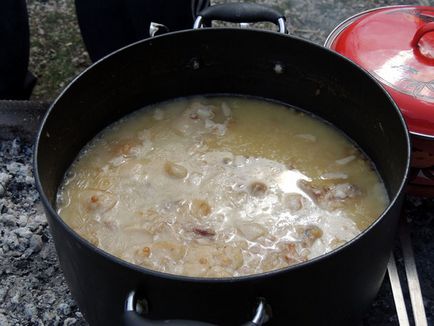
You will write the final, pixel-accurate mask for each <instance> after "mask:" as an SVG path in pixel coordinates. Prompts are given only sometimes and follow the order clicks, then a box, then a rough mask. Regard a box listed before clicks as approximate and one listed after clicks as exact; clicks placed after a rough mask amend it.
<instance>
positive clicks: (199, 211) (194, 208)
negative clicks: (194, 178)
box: [190, 199, 212, 218]
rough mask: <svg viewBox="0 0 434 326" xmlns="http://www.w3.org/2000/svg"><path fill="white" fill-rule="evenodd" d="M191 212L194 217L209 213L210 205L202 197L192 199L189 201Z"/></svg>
mask: <svg viewBox="0 0 434 326" xmlns="http://www.w3.org/2000/svg"><path fill="white" fill-rule="evenodd" d="M190 211H191V214H192V215H193V216H194V217H198V218H201V217H205V216H208V215H209V214H211V211H212V209H211V206H210V205H209V203H208V202H207V201H206V200H203V199H193V200H192V202H191V209H190Z"/></svg>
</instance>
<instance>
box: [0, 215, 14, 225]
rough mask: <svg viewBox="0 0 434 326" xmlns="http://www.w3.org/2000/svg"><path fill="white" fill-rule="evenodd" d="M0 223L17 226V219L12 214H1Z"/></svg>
mask: <svg viewBox="0 0 434 326" xmlns="http://www.w3.org/2000/svg"><path fill="white" fill-rule="evenodd" d="M0 223H3V224H4V225H5V226H15V225H16V224H17V220H16V219H15V216H13V215H12V214H1V215H0Z"/></svg>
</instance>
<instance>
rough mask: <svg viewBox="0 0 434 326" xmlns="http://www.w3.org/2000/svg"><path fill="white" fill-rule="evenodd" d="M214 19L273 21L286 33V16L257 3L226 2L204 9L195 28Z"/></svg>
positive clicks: (250, 21)
mask: <svg viewBox="0 0 434 326" xmlns="http://www.w3.org/2000/svg"><path fill="white" fill-rule="evenodd" d="M213 20H221V21H228V22H231V23H257V22H264V21H266V22H271V23H274V24H276V25H277V26H279V32H280V33H283V34H285V33H286V26H285V16H284V15H283V14H281V13H280V12H279V11H277V10H275V9H273V8H271V7H269V6H264V5H259V4H256V3H225V4H221V5H215V6H211V7H208V8H205V9H204V10H202V11H201V12H200V13H199V14H198V16H197V18H196V21H195V22H194V26H193V28H194V29H197V28H200V27H201V26H202V25H203V23H205V24H210V23H211V21H213Z"/></svg>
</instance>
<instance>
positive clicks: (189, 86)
mask: <svg viewBox="0 0 434 326" xmlns="http://www.w3.org/2000/svg"><path fill="white" fill-rule="evenodd" d="M234 12H236V11H234ZM237 15H238V14H237ZM253 16H255V15H253ZM205 18H206V17H205ZM235 18H236V17H235ZM235 18H234V19H233V20H237V19H238V18H236V19H235ZM248 18H249V17H248ZM250 18H252V19H253V18H255V19H256V18H257V17H250ZM250 18H249V19H250ZM196 94H235V95H238V96H254V97H262V98H265V99H271V100H273V101H279V102H282V103H287V104H289V105H292V106H296V107H299V108H301V109H302V110H305V111H307V112H311V113H312V114H314V115H316V116H318V117H321V118H323V119H325V120H327V121H329V122H330V123H332V124H333V125H335V126H336V127H337V128H339V129H340V130H342V131H343V132H344V133H346V134H347V135H349V136H350V138H352V139H353V140H354V141H355V142H356V143H357V144H359V145H360V146H361V148H362V149H363V150H364V151H365V152H366V153H367V154H368V155H369V156H370V157H371V159H372V160H373V161H374V162H375V164H376V166H377V168H378V171H379V173H380V174H381V176H382V178H383V180H384V182H385V185H386V188H387V191H388V193H389V196H390V199H391V203H390V205H389V207H388V208H387V209H386V211H385V212H384V213H383V214H382V216H381V217H380V218H379V219H378V220H377V221H376V222H375V223H373V224H372V225H371V226H370V227H369V228H368V229H367V230H366V231H364V232H363V233H362V234H361V235H359V236H358V237H357V238H355V239H354V240H353V241H350V242H349V243H347V244H346V245H344V246H342V247H340V248H339V249H338V250H335V251H333V252H331V253H328V254H326V255H323V256H321V257H319V258H316V259H313V260H311V261H308V262H305V263H301V264H298V265H296V266H292V267H288V268H285V269H283V270H278V271H273V272H269V273H264V274H260V275H253V276H246V277H237V278H223V279H203V278H195V277H183V276H175V275H168V274H164V273H160V272H154V271H151V270H148V269H146V268H142V267H138V266H135V265H132V264H130V263H126V262H124V261H122V260H120V259H118V258H116V257H114V256H111V255H109V254H107V253H105V252H103V251H101V250H99V249H97V248H96V247H94V246H92V245H91V244H90V243H89V242H87V241H86V240H84V239H83V238H81V237H79V236H78V235H77V234H76V233H75V232H74V231H73V230H72V229H71V228H69V227H68V226H67V225H66V224H65V223H64V222H63V221H62V219H61V218H60V217H59V216H58V215H57V214H56V209H55V201H56V192H57V188H58V186H59V184H60V183H61V181H62V178H63V175H64V173H65V171H66V170H67V168H68V167H69V165H70V164H71V162H72V161H73V160H74V158H75V157H76V155H77V154H78V152H79V151H80V149H81V148H82V147H83V146H84V145H85V144H86V143H87V142H88V141H90V140H91V139H92V137H94V136H95V135H96V134H97V133H98V132H99V131H100V130H102V129H103V128H104V127H106V126H107V125H109V124H110V123H112V122H114V121H116V120H118V119H119V118H121V117H122V116H124V115H126V114H128V113H130V112H132V111H134V110H136V109H139V108H141V107H143V106H145V105H148V104H152V103H155V102H159V101H165V100H168V99H172V98H177V97H182V96H190V95H196ZM306 150H309V148H306ZM318 155H321V153H318ZM408 164H409V138H408V134H407V130H406V127H405V124H404V122H403V119H402V117H401V115H400V112H399V110H398V109H397V108H396V106H395V104H394V103H393V101H392V100H391V99H390V97H389V96H388V95H387V94H386V92H385V91H384V90H383V89H382V88H381V86H379V85H378V84H377V83H376V81H375V80H374V79H373V78H372V77H370V76H369V75H368V74H367V73H365V72H364V71H363V70H362V69H360V68H358V67H357V66H356V65H354V64H352V63H351V62H350V61H348V60H346V59H345V58H343V57H341V56H339V55H338V54H336V53H333V52H331V51H329V50H327V49H325V48H323V47H321V46H317V45H315V44H312V43H309V42H307V41H304V40H301V39H298V38H295V37H290V36H287V35H284V34H281V33H275V32H266V31H258V30H245V29H236V28H235V29H198V30H189V31H183V32H176V33H169V34H166V35H163V36H158V37H155V38H153V39H147V40H144V41H141V42H138V43H136V44H134V45H131V46H128V47H126V48H124V49H122V50H119V51H118V52H115V53H113V54H111V55H109V56H108V57H106V58H105V59H103V60H102V61H99V62H97V63H96V64H94V65H93V66H92V67H90V68H89V69H88V70H86V71H85V72H84V73H83V74H81V75H80V76H79V77H78V78H76V79H75V80H74V81H73V82H72V83H71V84H70V85H69V86H68V87H67V88H66V89H65V91H64V92H63V93H62V94H61V95H60V96H59V97H58V98H57V100H56V101H55V102H54V104H53V105H52V107H51V108H50V110H49V112H48V114H47V115H46V117H45V119H44V121H43V124H42V127H41V129H40V132H39V135H38V138H37V142H36V147H35V173H36V180H37V186H38V189H39V191H40V194H41V198H42V201H43V204H44V206H45V209H46V212H47V217H48V221H49V224H50V229H51V232H52V234H53V237H54V241H55V245H56V249H57V253H58V255H59V259H60V263H61V266H62V269H63V272H64V275H65V278H66V280H67V282H68V285H69V287H70V289H71V292H72V294H73V296H74V298H75V299H76V301H77V303H78V306H79V307H80V310H81V311H82V312H83V315H84V316H85V318H86V320H87V321H88V322H89V323H90V324H92V325H122V324H123V323H127V324H128V323H129V324H137V325H140V322H144V321H143V320H144V318H147V319H148V320H163V319H178V320H179V319H182V320H188V319H192V320H200V321H204V322H209V323H214V324H219V325H241V324H243V323H245V322H247V321H249V320H252V318H253V316H254V312H255V309H257V310H258V314H257V315H256V316H255V318H254V321H251V322H250V323H248V324H249V325H257V324H258V325H259V324H261V323H262V322H264V321H265V320H266V319H269V321H268V323H267V325H334V326H335V325H357V323H358V322H359V321H360V320H361V318H362V315H363V313H364V312H365V311H366V310H367V308H368V307H369V304H370V302H371V301H372V300H373V299H374V298H375V296H376V294H377V292H378V290H379V288H380V285H381V283H382V281H383V278H384V275H385V271H386V265H387V262H388V259H389V256H390V253H391V249H392V245H393V239H394V234H395V229H396V226H397V222H398V218H399V213H400V209H401V203H402V197H403V192H402V188H403V185H404V181H405V179H406V175H407V169H408ZM260 298H262V299H260ZM258 300H259V301H260V302H261V306H259V307H258V306H257V304H258ZM262 305H264V306H262ZM136 306H140V307H141V308H140V310H141V314H142V315H139V313H138V312H136V311H134V310H135V307H136ZM264 307H265V308H266V309H262V308H264ZM264 310H265V311H266V312H267V313H266V315H265V314H264ZM148 323H149V321H148V322H146V324H148ZM178 324H179V322H178ZM143 325H144V324H143ZM181 325H192V324H191V323H190V322H181Z"/></svg>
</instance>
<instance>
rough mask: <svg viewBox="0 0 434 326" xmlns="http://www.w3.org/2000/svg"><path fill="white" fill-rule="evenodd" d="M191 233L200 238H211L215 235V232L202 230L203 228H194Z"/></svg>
mask: <svg viewBox="0 0 434 326" xmlns="http://www.w3.org/2000/svg"><path fill="white" fill-rule="evenodd" d="M192 231H193V233H194V234H196V235H198V236H201V237H213V236H215V235H216V233H215V231H214V230H212V229H204V228H199V227H194V228H193V230H192Z"/></svg>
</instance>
